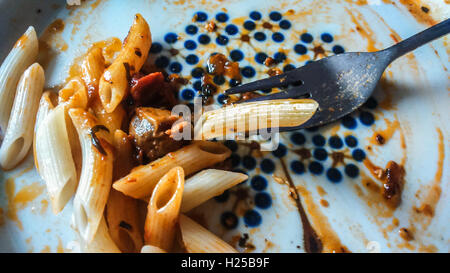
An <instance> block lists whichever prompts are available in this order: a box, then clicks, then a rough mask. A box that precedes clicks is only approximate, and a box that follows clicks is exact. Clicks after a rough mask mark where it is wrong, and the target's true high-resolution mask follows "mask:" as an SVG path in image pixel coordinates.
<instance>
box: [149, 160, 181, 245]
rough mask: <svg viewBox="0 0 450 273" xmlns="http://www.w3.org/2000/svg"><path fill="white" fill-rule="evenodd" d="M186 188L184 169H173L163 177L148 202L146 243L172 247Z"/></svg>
mask: <svg viewBox="0 0 450 273" xmlns="http://www.w3.org/2000/svg"><path fill="white" fill-rule="evenodd" d="M183 189H184V171H183V168H181V167H175V168H173V169H171V170H170V171H169V172H168V173H167V174H166V175H165V176H163V177H162V178H161V180H160V181H159V182H158V184H157V185H156V187H155V190H154V192H153V194H152V196H151V198H150V201H149V202H148V211H147V218H146V219H145V233H144V239H145V244H147V245H152V246H156V247H159V248H161V249H163V250H165V251H170V250H171V249H172V245H173V241H174V238H175V228H176V223H177V221H178V215H179V213H180V206H181V198H182V196H183Z"/></svg>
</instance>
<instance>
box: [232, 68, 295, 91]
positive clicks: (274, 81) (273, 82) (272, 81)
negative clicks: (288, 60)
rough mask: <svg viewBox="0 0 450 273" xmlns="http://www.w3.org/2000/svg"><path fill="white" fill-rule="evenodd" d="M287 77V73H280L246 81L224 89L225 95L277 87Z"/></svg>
mask: <svg viewBox="0 0 450 273" xmlns="http://www.w3.org/2000/svg"><path fill="white" fill-rule="evenodd" d="M286 79H287V75H286V74H285V73H284V74H280V75H277V76H273V77H270V78H267V79H262V80H258V81H254V82H250V83H246V84H243V85H239V86H236V87H232V88H230V89H228V90H226V91H225V95H231V94H238V93H244V92H249V91H258V90H264V89H269V88H272V87H278V86H280V85H282V84H284V83H285V81H286Z"/></svg>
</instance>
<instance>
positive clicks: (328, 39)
mask: <svg viewBox="0 0 450 273" xmlns="http://www.w3.org/2000/svg"><path fill="white" fill-rule="evenodd" d="M320 38H321V39H322V41H324V42H325V43H331V42H333V36H331V34H330V33H323V34H322V35H320Z"/></svg>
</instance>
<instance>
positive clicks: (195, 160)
mask: <svg viewBox="0 0 450 273" xmlns="http://www.w3.org/2000/svg"><path fill="white" fill-rule="evenodd" d="M230 155H231V151H230V150H229V149H228V148H227V147H226V146H224V145H223V144H221V143H218V142H208V141H198V142H195V143H193V144H191V145H188V146H185V147H183V148H181V149H180V150H177V151H175V152H172V153H168V154H167V155H165V156H164V157H162V158H160V159H157V160H155V161H153V162H151V163H149V164H147V165H144V166H139V167H136V168H134V169H133V170H132V171H131V173H130V174H128V175H127V176H125V177H123V178H121V179H119V180H117V181H116V182H114V184H113V187H114V189H116V190H118V191H120V192H123V193H124V194H125V195H128V196H131V197H133V198H137V199H139V198H141V199H145V198H148V197H149V196H150V195H151V193H152V191H153V188H154V187H155V186H156V184H157V183H158V181H159V180H160V179H161V178H162V177H163V176H164V175H165V174H166V173H167V172H168V171H169V170H170V169H172V168H174V167H176V166H180V167H182V168H183V169H184V172H185V174H186V175H190V174H192V173H195V172H197V171H200V170H202V169H204V168H207V167H209V166H212V165H214V164H216V163H219V162H222V161H224V160H225V159H226V158H228V157H229V156H230Z"/></svg>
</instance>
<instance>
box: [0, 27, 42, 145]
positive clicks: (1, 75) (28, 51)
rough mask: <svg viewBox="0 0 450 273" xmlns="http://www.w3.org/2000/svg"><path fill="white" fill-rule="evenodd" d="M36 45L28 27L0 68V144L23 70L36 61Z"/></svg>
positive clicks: (32, 29)
mask: <svg viewBox="0 0 450 273" xmlns="http://www.w3.org/2000/svg"><path fill="white" fill-rule="evenodd" d="M38 44H39V43H38V39H37V36H36V31H35V30H34V28H33V27H29V28H28V29H27V31H26V32H25V33H24V34H23V35H22V37H20V39H19V40H18V41H17V42H16V44H15V45H14V47H13V49H11V51H10V52H9V54H8V56H6V58H5V60H4V61H3V63H2V65H1V67H0V143H1V141H2V139H3V137H4V136H5V132H6V128H7V126H8V121H9V116H10V111H11V107H12V105H13V102H14V96H15V93H16V86H17V83H18V82H19V79H20V77H21V75H22V74H23V72H24V71H25V69H27V67H29V66H30V65H31V64H32V63H33V62H34V61H35V60H36V57H37V55H38V48H39V45H38Z"/></svg>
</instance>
